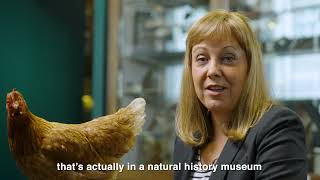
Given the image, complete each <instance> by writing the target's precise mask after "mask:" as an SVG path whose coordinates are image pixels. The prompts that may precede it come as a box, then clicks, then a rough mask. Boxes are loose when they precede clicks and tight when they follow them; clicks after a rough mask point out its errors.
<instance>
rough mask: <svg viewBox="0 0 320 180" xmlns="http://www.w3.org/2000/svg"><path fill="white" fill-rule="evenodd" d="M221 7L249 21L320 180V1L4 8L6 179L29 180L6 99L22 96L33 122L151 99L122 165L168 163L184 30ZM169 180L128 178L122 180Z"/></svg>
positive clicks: (0, 128)
mask: <svg viewBox="0 0 320 180" xmlns="http://www.w3.org/2000/svg"><path fill="white" fill-rule="evenodd" d="M214 9H226V10H232V11H241V12H243V13H244V14H245V15H246V16H248V17H249V18H250V19H251V21H250V23H251V25H252V27H253V28H254V30H255V31H256V33H257V36H258V37H259V39H260V41H261V44H262V50H263V54H264V65H265V72H266V76H267V79H268V83H269V87H270V91H271V92H272V95H273V97H274V98H275V99H277V100H279V101H280V102H282V103H283V104H285V105H287V106H288V107H290V108H291V109H293V110H294V111H296V112H297V113H298V114H299V115H300V116H301V117H302V120H303V124H304V126H305V130H306V133H307V147H308V159H309V172H310V175H312V179H316V178H317V177H316V176H315V175H317V174H319V175H320V132H319V130H320V113H319V112H320V101H319V100H320V71H319V68H318V67H320V0H303V1H301V0H269V1H262V0H68V1H63V0H55V1H51V0H23V1H18V0H11V1H7V2H6V1H3V2H1V3H0V22H1V26H0V102H2V103H0V117H2V118H1V119H2V121H1V123H0V132H1V136H0V140H1V141H0V153H1V154H0V156H1V160H2V161H1V162H2V163H1V164H0V166H1V168H0V171H1V175H2V177H3V178H5V179H8V178H10V179H26V178H25V177H24V176H23V175H22V174H21V173H20V171H19V170H18V168H17V167H16V165H15V161H14V159H13V157H12V156H11V154H10V152H9V148H8V143H7V128H6V125H7V124H6V110H5V97H6V93H8V92H9V91H10V90H11V89H13V88H17V89H18V90H19V91H21V92H22V93H23V94H24V96H25V98H26V100H27V101H28V104H29V107H30V109H31V110H32V112H34V113H35V114H37V115H39V116H41V117H44V118H46V119H48V120H52V121H59V122H65V123H81V122H85V121H88V120H90V119H92V118H95V117H98V116H101V115H104V114H110V113H113V112H115V111H116V110H117V109H118V108H120V107H122V106H125V105H127V104H128V103H129V102H130V101H131V100H132V99H134V98H135V97H144V98H145V99H146V101H147V109H146V111H147V117H146V123H145V126H144V131H143V132H142V133H141V135H139V137H138V140H137V144H136V146H135V147H134V148H133V149H132V150H131V151H130V152H129V153H128V154H127V155H126V156H125V157H124V158H123V162H124V163H126V162H130V163H135V164H157V163H171V160H172V151H173V143H174V136H175V132H174V116H175V108H176V105H177V102H178V96H179V91H180V81H181V75H182V60H183V54H184V50H185V38H186V32H187V30H188V28H189V27H190V25H191V24H192V23H193V22H194V21H195V20H197V19H198V18H200V17H201V16H203V15H204V14H206V12H208V11H211V10H214ZM151 177H152V178H153V179H156V178H159V179H171V172H165V171H161V172H159V171H158V172H156V171H153V172H143V173H141V172H139V173H136V172H132V171H131V172H129V171H128V172H124V173H121V174H119V177H118V179H123V180H124V179H135V178H136V179H151Z"/></svg>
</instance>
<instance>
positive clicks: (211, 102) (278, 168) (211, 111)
mask: <svg viewBox="0 0 320 180" xmlns="http://www.w3.org/2000/svg"><path fill="white" fill-rule="evenodd" d="M186 46H187V47H186V52H185V59H184V72H183V80H182V88H181V97H180V103H179V106H178V109H177V117H176V131H177V135H178V138H177V140H176V142H175V150H174V163H175V164H178V163H181V167H182V169H181V171H175V172H174V179H175V180H180V179H181V180H182V179H183V180H186V179H201V178H202V179H210V180H222V179H225V180H251V179H259V180H286V179H287V180H304V179H307V158H306V148H305V135H304V127H303V125H302V123H301V120H300V119H299V117H298V116H297V115H296V114H295V113H294V112H292V111H291V110H289V109H288V108H285V107H281V106H279V105H276V104H275V103H274V102H273V101H272V100H271V98H270V96H269V94H268V92H267V87H266V83H265V79H264V75H263V65H262V54H261V49H260V46H259V43H258V40H257V39H256V36H255V34H254V33H253V31H252V29H251V28H250V26H249V24H248V19H247V18H246V17H245V16H243V15H241V14H240V13H237V12H227V11H223V10H218V11H214V12H210V13H208V14H207V15H206V16H204V17H203V18H201V19H200V20H199V21H198V22H196V23H195V24H194V25H193V26H192V27H191V29H190V30H189V33H188V36H187V41H186ZM279 78H281V77H279ZM186 164H188V165H195V164H196V165H202V167H206V166H204V165H216V166H215V167H216V169H213V168H211V169H209V170H207V171H206V170H205V169H199V168H195V167H196V166H191V167H194V168H193V169H190V166H186ZM232 165H238V166H232ZM239 165H240V166H239ZM242 165H244V166H242ZM250 165H251V166H250ZM253 165H256V166H254V168H253ZM197 167H200V166H197ZM211 167H214V166H211ZM250 167H251V168H250ZM248 169H249V170H248Z"/></svg>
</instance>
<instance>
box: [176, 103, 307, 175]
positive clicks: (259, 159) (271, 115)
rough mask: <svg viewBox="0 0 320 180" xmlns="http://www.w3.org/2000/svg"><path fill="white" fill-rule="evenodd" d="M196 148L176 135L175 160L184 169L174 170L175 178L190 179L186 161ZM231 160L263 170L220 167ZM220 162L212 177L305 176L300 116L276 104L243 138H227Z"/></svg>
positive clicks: (305, 162)
mask: <svg viewBox="0 0 320 180" xmlns="http://www.w3.org/2000/svg"><path fill="white" fill-rule="evenodd" d="M196 151H197V148H192V147H191V146H189V145H186V144H184V143H183V142H182V141H181V140H180V139H179V138H177V139H176V141H175V147H174V156H173V161H174V164H178V163H181V164H182V165H181V167H182V170H180V171H174V180H187V179H188V177H189V176H190V174H189V171H188V170H184V168H183V167H184V163H187V164H190V163H191V162H192V158H193V156H194V154H195V153H196ZM231 164H233V165H237V164H240V165H242V164H246V165H250V164H256V165H258V166H259V165H261V170H256V171H254V170H221V167H222V165H231ZM217 165H218V168H217V170H216V172H213V173H212V174H211V176H210V180H306V179H307V150H306V145H305V132H304V126H303V124H302V122H301V120H300V118H299V117H298V116H297V115H296V113H294V112H293V111H291V110H290V109H288V108H285V107H282V106H273V107H272V108H271V109H270V110H269V111H268V112H266V113H265V114H264V115H263V117H262V118H261V119H260V121H259V122H258V123H257V125H256V126H254V127H253V128H251V129H250V130H249V131H248V133H247V136H246V137H245V139H244V140H243V141H240V142H234V141H231V140H228V141H227V143H226V144H225V146H224V148H223V150H222V152H221V154H220V157H219V159H218V161H217ZM258 166H257V167H258Z"/></svg>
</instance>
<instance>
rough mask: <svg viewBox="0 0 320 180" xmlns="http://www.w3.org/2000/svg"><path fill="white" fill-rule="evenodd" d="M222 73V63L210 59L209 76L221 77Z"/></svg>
mask: <svg viewBox="0 0 320 180" xmlns="http://www.w3.org/2000/svg"><path fill="white" fill-rule="evenodd" d="M221 75H222V72H221V65H220V63H219V62H218V61H217V60H210V63H209V66H208V77H210V78H214V77H220V76H221Z"/></svg>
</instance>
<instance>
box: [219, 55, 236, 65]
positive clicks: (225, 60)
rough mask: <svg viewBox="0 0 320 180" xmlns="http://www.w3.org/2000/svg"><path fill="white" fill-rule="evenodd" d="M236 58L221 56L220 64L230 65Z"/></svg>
mask: <svg viewBox="0 0 320 180" xmlns="http://www.w3.org/2000/svg"><path fill="white" fill-rule="evenodd" d="M235 59H236V58H235V57H234V56H223V57H222V62H223V63H226V64H230V63H233V61H234V60H235Z"/></svg>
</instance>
